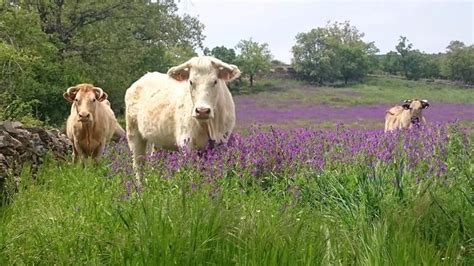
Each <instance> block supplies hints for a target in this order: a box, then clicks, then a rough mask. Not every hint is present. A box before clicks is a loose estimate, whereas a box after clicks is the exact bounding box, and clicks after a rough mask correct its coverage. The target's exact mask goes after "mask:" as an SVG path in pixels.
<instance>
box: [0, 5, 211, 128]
mask: <svg viewBox="0 0 474 266" xmlns="http://www.w3.org/2000/svg"><path fill="white" fill-rule="evenodd" d="M0 17H1V19H0V41H1V42H0V64H1V65H2V66H4V69H3V70H2V72H1V77H0V93H3V92H8V93H9V94H11V95H15V97H16V99H18V100H19V101H23V102H25V103H27V104H28V103H31V101H32V100H37V101H38V102H39V103H38V104H37V105H35V110H34V111H35V113H34V114H32V115H34V116H35V117H36V118H38V119H41V120H42V121H50V122H51V123H55V124H59V123H62V122H63V121H64V119H65V116H66V115H67V114H68V110H69V106H68V104H67V103H66V102H65V101H64V100H63V99H62V92H63V91H64V90H65V89H66V88H68V87H70V86H71V85H75V84H77V83H82V82H90V83H94V84H95V85H97V86H100V87H102V88H103V89H104V90H105V91H107V93H108V94H109V96H110V100H111V102H112V107H114V108H115V111H121V109H120V108H118V107H119V106H123V95H124V92H125V90H126V89H127V88H128V87H129V86H130V84H131V83H132V82H133V81H134V80H136V79H137V78H138V77H140V76H142V75H143V74H144V73H146V72H149V71H166V70H167V69H168V68H169V67H171V66H173V65H175V64H179V63H182V62H183V61H185V60H187V59H188V58H189V57H190V56H192V55H194V54H195V53H194V49H195V48H196V47H200V46H202V40H203V38H204V37H203V36H202V30H203V25H202V24H201V23H200V22H199V21H198V20H197V19H196V18H193V17H190V16H187V15H184V16H179V15H178V14H177V7H176V5H175V3H174V1H145V0H144V1H134V2H133V1H132V2H130V1H122V0H111V1H99V2H98V1H91V0H87V1H79V2H74V1H5V2H4V4H2V5H1V7H0Z"/></svg>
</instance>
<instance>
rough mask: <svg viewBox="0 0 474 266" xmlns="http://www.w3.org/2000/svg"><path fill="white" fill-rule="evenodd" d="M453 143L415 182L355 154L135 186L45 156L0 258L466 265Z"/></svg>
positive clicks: (464, 217) (10, 215) (154, 179)
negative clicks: (353, 159) (438, 174)
mask: <svg viewBox="0 0 474 266" xmlns="http://www.w3.org/2000/svg"><path fill="white" fill-rule="evenodd" d="M448 141H449V145H448V147H449V149H448V150H447V151H446V152H447V156H448V158H451V159H450V160H449V161H448V165H447V166H448V168H449V169H450V171H449V172H448V175H447V176H446V178H445V179H439V180H438V179H428V180H423V181H422V182H418V181H417V180H416V177H415V176H414V175H413V173H411V172H410V170H407V169H406V168H405V167H404V166H403V163H401V162H400V163H394V164H393V165H391V166H383V165H375V166H374V167H369V166H367V163H366V162H365V161H360V162H357V163H354V164H345V163H336V164H335V165H334V167H328V168H327V169H326V170H324V171H323V172H318V173H315V172H312V171H310V170H308V169H304V168H301V167H297V168H295V169H292V170H290V171H289V172H290V173H291V176H286V175H284V176H280V175H278V176H277V175H273V174H272V173H267V175H266V176H265V177H264V180H267V182H266V183H265V185H262V183H261V182H257V181H256V180H255V179H254V178H252V177H248V176H244V177H241V176H240V175H237V174H235V175H234V174H230V175H229V176H225V177H216V178H215V180H211V181H210V180H208V179H203V178H202V176H200V175H199V174H197V173H196V172H194V171H193V170H192V169H187V170H183V169H182V170H180V171H177V172H176V173H175V174H174V176H173V177H172V178H170V179H164V178H163V177H160V176H157V175H156V174H155V172H154V171H153V170H149V171H148V172H147V173H146V175H147V177H148V182H147V183H146V184H145V185H144V187H143V188H142V191H141V192H140V193H137V192H136V189H135V186H134V185H133V184H132V183H128V184H127V185H126V184H124V181H126V180H127V179H128V178H129V177H127V176H126V175H124V176H112V177H110V176H107V168H108V167H109V166H108V163H109V162H107V161H103V162H100V163H98V164H96V165H91V164H89V165H87V166H86V167H83V166H74V165H63V164H57V163H56V162H53V161H49V162H47V163H46V165H45V166H44V167H42V168H41V170H40V172H39V175H38V177H37V178H36V179H33V178H28V176H27V175H25V176H24V178H23V179H22V182H21V185H20V187H19V191H18V193H17V194H16V195H15V198H14V200H13V201H12V202H11V203H10V204H9V205H7V206H4V207H3V208H2V209H0V243H1V244H0V263H1V264H2V265H11V264H48V265H54V264H114V265H115V264H127V265H128V264H132V265H137V264H138V265H149V264H169V263H173V264H178V265H189V264H192V265H194V264H199V265H201V264H212V265H229V264H239V265H288V264H294V263H295V262H299V263H301V264H305V265H329V264H343V265H347V264H351V265H352V264H354V265H409V264H416V265H423V264H427V265H453V264H457V265H472V263H473V262H474V257H473V253H472V252H473V251H474V247H473V245H472V236H473V233H474V232H473V228H474V216H472V207H473V206H472V204H473V202H472V199H471V197H470V195H472V193H473V192H474V191H473V187H472V175H469V173H471V172H472V166H471V165H470V164H469V162H468V160H467V159H468V158H466V157H468V156H469V153H467V152H466V151H465V150H461V149H462V147H463V145H461V143H463V142H464V140H463V139H462V137H461V136H460V135H459V134H458V132H457V131H456V130H452V132H450V138H449V140H448ZM470 147H471V148H472V144H471V146H470ZM394 177H398V178H400V180H402V181H403V186H394V184H393V178H394Z"/></svg>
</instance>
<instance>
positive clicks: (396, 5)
mask: <svg viewBox="0 0 474 266" xmlns="http://www.w3.org/2000/svg"><path fill="white" fill-rule="evenodd" d="M178 6H179V8H180V13H187V14H190V15H192V16H197V17H198V18H199V20H200V21H201V22H202V23H204V25H205V30H204V35H205V36H206V39H205V40H204V46H205V47H209V48H213V47H215V46H220V45H224V46H226V47H229V48H233V47H235V45H236V44H237V43H238V42H239V40H242V39H249V38H253V40H254V41H257V42H266V43H268V45H269V47H270V49H271V52H272V54H273V56H274V58H275V59H278V60H281V61H284V62H287V63H290V62H291V57H292V54H291V47H292V46H293V45H294V44H295V36H296V34H297V33H299V32H308V31H309V30H311V29H313V28H317V27H323V26H325V25H326V22H327V21H328V20H331V21H338V22H343V21H345V20H349V21H350V23H351V24H352V25H353V26H356V27H357V29H359V30H360V31H362V32H364V33H365V37H364V40H365V41H374V42H375V45H376V46H377V47H378V48H379V49H380V53H386V52H388V51H390V50H393V49H394V47H395V45H396V43H397V40H398V38H399V36H400V35H403V36H406V37H408V39H409V41H410V42H411V43H413V45H414V48H415V49H420V50H422V51H424V52H427V53H437V52H443V51H445V48H446V46H448V44H449V42H450V41H452V40H460V41H463V42H464V43H466V44H473V43H474V37H473V36H474V0H471V1H468V0H461V1H459V0H458V1H420V0H415V1H408V0H399V1H355V0H353V1H341V0H333V1H315V0H312V1H311V0H306V1H304V0H293V1H290V0H273V1H272V0H253V1H252V0H181V1H179V3H178Z"/></svg>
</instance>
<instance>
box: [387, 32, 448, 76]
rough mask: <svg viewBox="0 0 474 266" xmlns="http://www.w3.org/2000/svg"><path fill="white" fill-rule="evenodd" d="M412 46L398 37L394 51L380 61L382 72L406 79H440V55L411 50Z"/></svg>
mask: <svg viewBox="0 0 474 266" xmlns="http://www.w3.org/2000/svg"><path fill="white" fill-rule="evenodd" d="M412 48H413V44H411V43H409V42H408V39H407V38H406V37H404V36H400V40H399V43H398V44H397V45H396V47H395V49H396V51H390V52H388V53H387V54H386V55H385V57H384V58H383V61H382V66H383V70H384V71H385V72H387V73H390V74H392V75H396V74H403V76H405V77H406V78H408V79H413V80H417V79H420V78H439V77H441V59H442V55H436V54H426V53H423V52H420V51H419V50H413V49H412Z"/></svg>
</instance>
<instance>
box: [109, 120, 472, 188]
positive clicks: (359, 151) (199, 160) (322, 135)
mask: <svg viewBox="0 0 474 266" xmlns="http://www.w3.org/2000/svg"><path fill="white" fill-rule="evenodd" d="M447 127H448V125H442V124H432V123H429V124H428V125H427V126H423V125H420V127H419V128H412V129H407V130H400V131H395V132H391V133H387V134H386V133H383V130H382V129H361V128H346V127H344V126H343V125H338V126H337V128H336V129H310V128H306V129H304V128H299V129H291V130H290V129H279V128H271V129H270V130H264V129H259V128H256V127H253V128H250V130H249V133H248V134H247V135H242V134H238V133H236V134H232V135H231V136H230V139H229V141H228V143H227V144H215V143H213V144H211V145H209V146H208V148H207V149H205V150H203V151H192V150H184V151H165V150H160V151H156V152H154V153H151V154H149V155H148V156H147V157H146V164H145V165H146V166H145V167H146V169H148V170H149V173H150V174H152V175H154V176H157V177H161V178H174V177H179V176H180V175H181V174H182V173H186V172H189V171H192V173H196V174H198V175H201V176H202V177H203V179H202V180H204V182H207V183H209V184H211V187H213V188H215V189H214V190H213V191H214V192H215V193H217V192H218V191H219V189H217V188H218V187H219V186H218V185H217V182H216V181H218V180H219V179H222V178H253V179H255V180H259V179H262V180H264V179H265V178H268V177H272V178H273V177H274V176H277V177H278V176H292V175H293V174H294V173H295V172H298V171H299V170H300V169H301V170H303V171H306V172H307V173H311V174H313V173H314V176H316V175H317V174H318V173H320V172H322V171H325V170H326V169H337V168H339V167H345V166H348V165H349V166H350V165H352V164H358V165H362V166H363V165H365V166H366V167H367V168H369V169H375V168H377V167H390V166H391V165H393V166H395V169H399V170H397V171H404V172H406V171H408V172H409V173H411V174H413V177H414V178H415V177H416V180H417V182H422V181H423V180H425V179H427V178H438V177H441V176H445V175H446V174H447V173H448V172H449V171H448V168H447V165H448V150H449V146H448V145H449V141H450V138H452V134H451V133H449V132H450V130H448V129H447ZM457 131H458V132H459V134H458V135H459V136H460V138H461V139H460V141H459V143H461V144H460V145H467V146H465V147H464V150H468V147H469V145H470V144H469V139H468V138H467V137H465V136H464V135H463V133H462V131H460V130H457ZM450 134H451V135H450ZM105 157H106V158H108V159H109V160H110V167H109V173H110V175H112V176H114V175H119V176H122V177H123V178H124V180H133V177H134V175H133V171H132V163H131V159H130V158H131V154H130V152H129V150H128V148H127V146H126V143H124V142H121V143H118V144H116V145H115V146H113V147H110V148H109V149H108V150H107V153H106V156H105ZM371 176H372V178H375V177H376V176H377V175H376V173H375V172H374V173H372V175H371ZM396 185H400V184H399V183H398V182H397V183H396ZM125 191H126V192H127V193H126V194H130V193H131V187H130V183H125ZM214 192H213V193H212V194H215V193H214Z"/></svg>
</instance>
